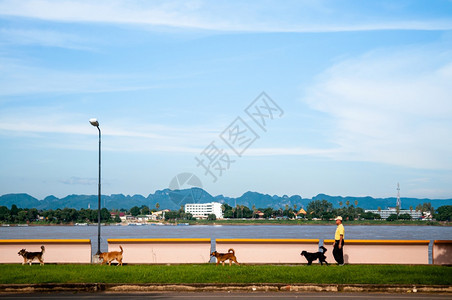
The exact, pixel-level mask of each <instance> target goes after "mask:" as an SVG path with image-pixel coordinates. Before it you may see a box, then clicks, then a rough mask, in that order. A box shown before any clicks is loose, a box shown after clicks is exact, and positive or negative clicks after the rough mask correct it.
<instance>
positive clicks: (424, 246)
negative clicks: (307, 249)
mask: <svg viewBox="0 0 452 300" xmlns="http://www.w3.org/2000/svg"><path fill="white" fill-rule="evenodd" d="M333 243H334V240H324V241H323V244H324V246H325V248H327V249H328V251H327V253H326V256H327V261H328V262H329V263H336V261H335V260H334V257H333ZM429 243H430V241H428V240H345V245H344V261H345V263H346V264H421V265H423V264H428V245H429Z"/></svg>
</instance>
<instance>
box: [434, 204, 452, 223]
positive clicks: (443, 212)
mask: <svg viewBox="0 0 452 300" xmlns="http://www.w3.org/2000/svg"><path fill="white" fill-rule="evenodd" d="M434 217H435V219H436V220H437V221H449V222H450V220H451V219H452V205H443V206H440V207H438V209H437V210H436V214H435V215H434Z"/></svg>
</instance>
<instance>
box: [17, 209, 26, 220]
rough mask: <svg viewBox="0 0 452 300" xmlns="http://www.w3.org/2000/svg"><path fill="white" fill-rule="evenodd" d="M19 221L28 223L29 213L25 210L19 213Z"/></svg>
mask: <svg viewBox="0 0 452 300" xmlns="http://www.w3.org/2000/svg"><path fill="white" fill-rule="evenodd" d="M17 220H18V221H19V222H20V223H24V222H26V221H27V211H25V210H21V211H19V212H18V213H17Z"/></svg>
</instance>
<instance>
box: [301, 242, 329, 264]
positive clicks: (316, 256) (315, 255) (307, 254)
mask: <svg viewBox="0 0 452 300" xmlns="http://www.w3.org/2000/svg"><path fill="white" fill-rule="evenodd" d="M320 249H322V250H323V251H322V252H320V251H319V252H315V253H311V252H306V251H302V252H301V253H300V255H301V256H304V257H305V258H306V260H307V261H308V265H311V264H312V262H313V261H314V260H317V259H318V260H319V261H320V264H321V265H322V266H323V263H326V265H327V266H328V262H327V261H326V256H325V252H326V248H325V247H323V246H320Z"/></svg>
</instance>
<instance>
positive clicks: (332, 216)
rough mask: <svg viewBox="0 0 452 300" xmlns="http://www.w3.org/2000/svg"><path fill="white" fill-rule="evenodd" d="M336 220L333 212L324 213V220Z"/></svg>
mask: <svg viewBox="0 0 452 300" xmlns="http://www.w3.org/2000/svg"><path fill="white" fill-rule="evenodd" d="M333 218H334V214H333V212H330V211H324V212H323V213H322V220H331V219H333Z"/></svg>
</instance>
